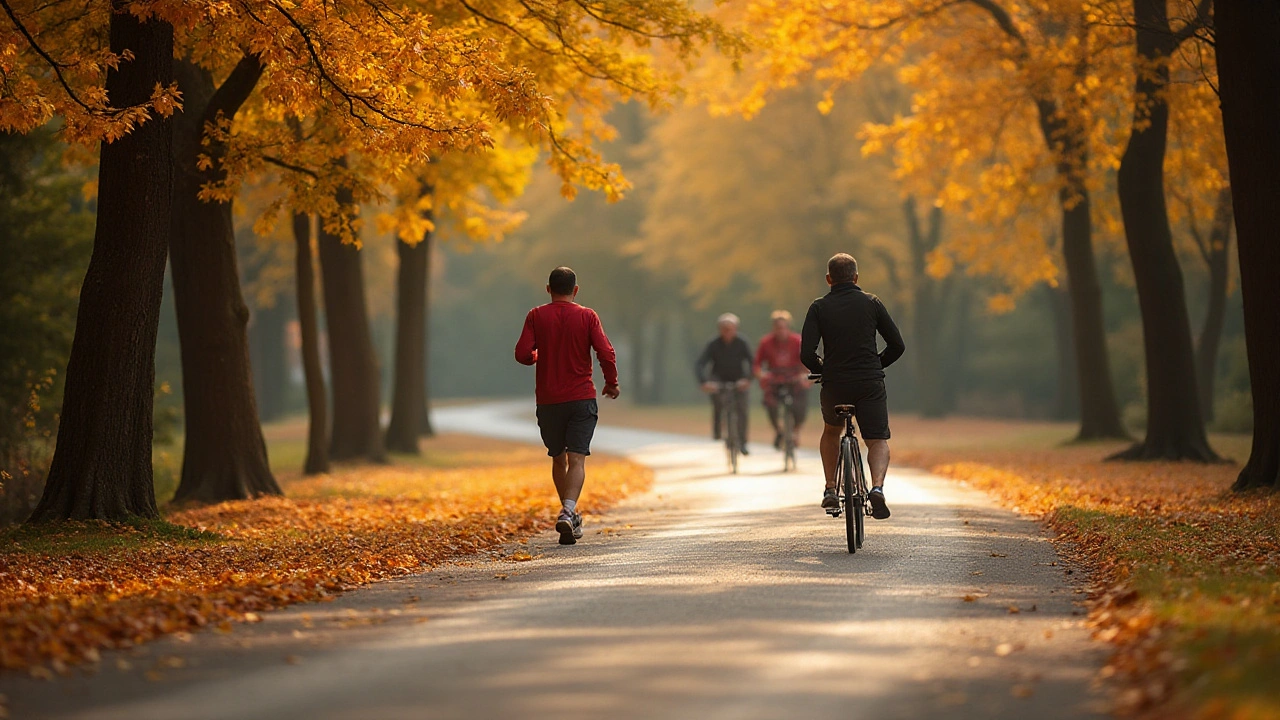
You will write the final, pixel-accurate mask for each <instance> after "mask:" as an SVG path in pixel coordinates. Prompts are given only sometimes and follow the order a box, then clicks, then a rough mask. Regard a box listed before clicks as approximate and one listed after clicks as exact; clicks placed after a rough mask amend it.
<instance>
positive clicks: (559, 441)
mask: <svg viewBox="0 0 1280 720" xmlns="http://www.w3.org/2000/svg"><path fill="white" fill-rule="evenodd" d="M599 414H600V409H599V407H598V406H597V405H596V401H595V398H591V399H590V400H570V401H569V402H562V403H554V404H551V405H539V406H538V430H539V431H541V432H542V444H543V445H546V446H547V454H548V455H550V456H551V457H555V456H557V455H559V454H560V453H562V452H565V451H566V450H567V451H569V452H571V453H578V454H580V455H590V454H591V436H593V435H595V434H596V418H597V417H598V416H599Z"/></svg>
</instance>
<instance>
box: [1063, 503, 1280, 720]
mask: <svg viewBox="0 0 1280 720" xmlns="http://www.w3.org/2000/svg"><path fill="white" fill-rule="evenodd" d="M1057 519H1058V520H1059V521H1061V522H1065V523H1067V524H1069V525H1071V526H1074V527H1076V528H1077V529H1079V530H1080V531H1081V532H1082V533H1083V535H1084V536H1086V537H1094V538H1104V540H1102V542H1103V543H1104V553H1105V554H1107V555H1110V556H1112V557H1114V558H1115V559H1116V560H1118V561H1119V562H1120V563H1121V564H1123V565H1127V566H1128V567H1130V568H1131V569H1132V575H1131V582H1132V586H1133V589H1134V590H1136V591H1137V593H1138V595H1139V596H1140V597H1142V598H1144V599H1145V600H1146V601H1147V602H1148V604H1149V607H1150V608H1151V610H1152V612H1153V613H1154V615H1155V618H1156V619H1157V620H1159V621H1160V622H1161V624H1162V625H1163V626H1164V627H1166V628H1167V633H1168V634H1167V635H1166V636H1165V638H1164V642H1165V644H1166V646H1167V647H1170V648H1171V649H1172V650H1173V651H1174V654H1175V656H1176V657H1178V658H1181V660H1180V661H1178V662H1177V663H1176V664H1175V666H1174V669H1175V671H1176V672H1177V674H1178V675H1179V683H1178V685H1179V688H1180V692H1179V695H1178V696H1177V697H1176V698H1175V706H1181V708H1182V709H1184V710H1186V711H1187V712H1188V714H1190V715H1192V716H1194V717H1206V718H1208V717H1229V718H1235V719H1238V720H1254V719H1257V720H1262V719H1263V718H1276V717H1280V691H1278V690H1277V686H1276V684H1275V668H1276V667H1278V666H1280V567H1278V566H1277V564H1276V558H1275V557H1274V551H1273V550H1272V551H1271V552H1270V553H1269V552H1268V551H1267V550H1266V549H1259V547H1258V546H1257V545H1256V544H1255V543H1254V542H1252V539H1255V538H1266V537H1271V538H1274V537H1275V536H1276V534H1277V532H1280V528H1278V527H1276V522H1275V520H1274V518H1270V517H1268V516H1265V515H1264V516H1261V517H1258V516H1247V515H1231V514H1208V515H1197V516H1195V517H1194V518H1185V517H1178V516H1174V517H1170V516H1167V515H1158V514H1117V513H1109V512H1105V511H1098V510H1084V509H1080V508H1075V507H1066V508H1062V509H1060V510H1059V511H1058V515H1057ZM1206 520H1207V522H1206Z"/></svg>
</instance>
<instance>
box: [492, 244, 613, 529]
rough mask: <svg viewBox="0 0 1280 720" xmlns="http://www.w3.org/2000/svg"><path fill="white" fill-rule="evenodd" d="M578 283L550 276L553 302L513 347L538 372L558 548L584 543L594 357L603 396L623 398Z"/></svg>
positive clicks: (560, 272)
mask: <svg viewBox="0 0 1280 720" xmlns="http://www.w3.org/2000/svg"><path fill="white" fill-rule="evenodd" d="M577 283H578V278H577V275H575V274H574V272H573V270H570V269H569V268H567V267H558V268H556V269H555V270H552V271H551V277H550V279H548V281H547V292H548V293H549V294H550V295H551V302H549V303H547V304H546V305H539V306H538V307H536V308H534V309H532V310H530V311H529V314H528V315H527V316H525V319H524V331H523V332H521V333H520V340H519V342H517V343H516V361H517V362H519V363H520V364H522V365H536V367H537V371H536V377H537V384H536V390H537V392H536V395H537V403H538V410H537V416H538V429H539V431H540V432H541V434H542V443H543V444H544V445H546V446H547V454H548V455H550V456H551V480H552V482H554V483H555V486H556V494H558V495H559V496H560V506H561V510H560V516H559V517H558V518H556V530H557V531H558V532H559V533H560V544H561V545H572V544H574V543H576V542H577V541H578V539H579V538H581V537H582V515H581V514H579V513H578V510H577V507H578V496H579V495H581V494H582V485H583V483H584V482H585V481H586V477H587V470H586V463H587V456H588V455H590V454H591V437H592V435H594V434H595V430H596V418H597V416H598V414H599V408H598V407H597V405H596V387H595V384H594V383H593V382H592V380H591V351H592V350H593V349H594V350H595V353H596V359H597V360H599V361H600V370H601V371H602V372H603V373H604V389H603V390H602V391H601V394H603V395H604V396H606V397H609V398H614V399H616V398H617V397H618V393H619V392H620V391H619V389H618V366H617V363H616V355H615V353H614V351H613V345H611V344H610V343H609V338H608V337H607V336H606V335H605V334H604V326H602V325H601V324H600V316H598V315H596V312H595V311H594V310H592V309H591V308H588V307H583V306H582V305H579V304H578V303H576V302H574V298H576V297H577V295H578V284H577Z"/></svg>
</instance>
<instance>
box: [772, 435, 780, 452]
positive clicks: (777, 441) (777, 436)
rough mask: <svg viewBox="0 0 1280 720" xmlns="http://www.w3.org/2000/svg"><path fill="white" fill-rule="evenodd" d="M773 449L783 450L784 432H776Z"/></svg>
mask: <svg viewBox="0 0 1280 720" xmlns="http://www.w3.org/2000/svg"><path fill="white" fill-rule="evenodd" d="M773 449H774V450H781V449H782V433H775V434H774V436H773Z"/></svg>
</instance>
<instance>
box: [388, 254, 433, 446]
mask: <svg viewBox="0 0 1280 720" xmlns="http://www.w3.org/2000/svg"><path fill="white" fill-rule="evenodd" d="M431 235H432V233H431V231H430V230H428V231H427V232H425V233H423V236H422V240H421V241H419V242H418V243H417V244H415V245H410V244H409V243H406V242H404V241H397V242H396V252H397V253H398V254H399V256H400V269H399V273H398V275H397V277H396V367H395V378H394V381H393V385H392V390H391V423H390V424H389V425H388V426H387V449H388V450H392V451H394V452H401V453H409V454H412V455H417V454H418V452H419V450H418V438H420V437H422V435H423V429H424V425H426V424H427V417H428V415H427V413H428V409H427V403H426V396H427V292H428V286H429V284H430V278H429V275H430V272H431Z"/></svg>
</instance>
